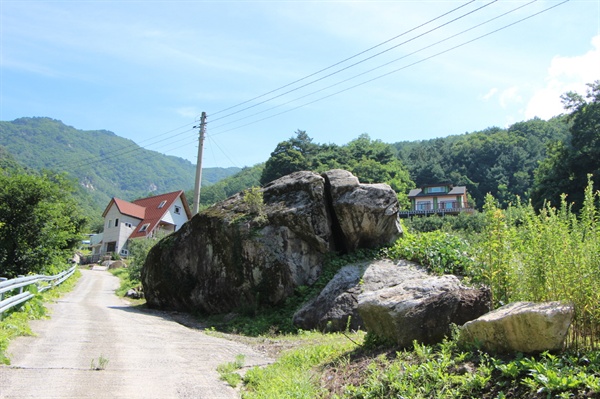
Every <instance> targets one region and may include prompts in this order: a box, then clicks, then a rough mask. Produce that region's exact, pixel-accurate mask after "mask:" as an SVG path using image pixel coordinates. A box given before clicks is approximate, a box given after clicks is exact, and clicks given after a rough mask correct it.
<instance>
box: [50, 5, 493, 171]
mask: <svg viewBox="0 0 600 399" xmlns="http://www.w3.org/2000/svg"><path fill="white" fill-rule="evenodd" d="M475 1H476V0H471V1H469V2H467V3H465V4H462V5H460V6H458V7H456V8H454V9H452V10H450V11H447V12H445V13H443V14H441V15H439V16H437V17H435V18H432V19H430V20H428V21H426V22H424V23H422V24H420V25H417V26H416V27H414V28H411V29H409V30H407V31H405V32H403V33H401V34H399V35H396V36H394V37H392V38H390V39H387V40H385V41H383V42H381V43H378V44H376V45H375V46H372V47H370V48H368V49H366V50H363V51H361V52H359V53H357V54H354V55H352V56H350V57H347V58H345V59H344V60H342V61H339V62H337V63H335V64H332V65H330V66H328V67H326V68H323V69H321V70H319V71H317V72H314V73H312V74H309V75H307V76H304V77H303V78H300V79H297V80H295V81H293V82H291V83H288V84H286V85H284V86H281V87H279V88H277V89H274V90H271V91H269V92H267V93H264V94H261V95H259V96H257V97H254V98H252V99H250V100H247V101H244V102H242V103H239V104H236V105H234V106H231V107H228V108H226V109H223V110H221V111H217V112H215V113H212V114H211V115H215V114H219V113H222V112H225V111H227V110H231V109H234V108H237V107H239V106H241V105H243V104H247V103H249V102H251V101H254V100H256V99H259V98H262V97H265V96H267V95H269V94H271V93H274V92H277V91H279V90H282V89H284V88H286V87H289V86H292V85H294V84H295V83H298V82H301V81H303V80H306V79H308V78H310V77H312V76H315V75H318V74H319V73H321V72H324V71H326V70H329V69H331V68H334V67H335V66H338V65H340V64H343V63H344V62H347V61H349V60H351V59H354V58H356V57H358V56H360V55H362V54H365V53H367V52H369V51H372V50H374V49H376V48H378V47H381V46H383V45H385V44H386V43H389V42H391V41H393V40H395V39H398V38H400V37H402V36H404V35H406V34H408V33H410V32H413V31H415V30H417V29H419V28H421V27H423V26H426V25H428V24H430V23H432V22H434V21H436V20H438V19H440V18H443V17H445V16H447V15H450V14H451V13H453V12H456V11H458V10H460V9H461V8H464V7H466V6H468V5H469V4H471V3H474V2H475ZM497 1H499V0H494V1H492V2H491V3H488V4H486V5H484V6H481V7H479V8H477V9H475V10H472V11H470V12H469V13H467V14H464V15H463V16H461V17H459V18H456V19H454V20H452V21H450V22H447V23H445V24H444V25H448V24H449V23H451V22H455V21H456V20H458V19H460V18H463V17H464V16H466V15H469V14H472V13H474V12H476V11H478V10H480V9H482V8H484V7H487V6H489V5H491V4H493V3H495V2H497ZM444 25H442V26H444ZM440 27H441V26H439V27H438V28H436V29H439V28H440ZM434 30H435V29H434ZM431 31H433V30H431ZM431 31H428V32H426V33H424V34H421V35H419V36H417V37H415V38H413V39H410V40H409V41H412V40H415V39H416V38H418V37H421V36H424V35H425V34H427V33H430V32H431ZM404 43H406V42H404ZM402 44H403V43H401V44H400V45H402ZM400 45H396V46H394V47H391V48H388V49H386V50H384V51H382V52H379V53H377V54H375V55H373V56H370V57H368V58H366V59H364V60H362V61H359V62H357V63H355V64H352V65H350V66H348V67H345V68H343V69H341V70H339V71H337V72H334V73H332V74H330V75H327V76H325V77H322V78H320V79H318V80H315V81H313V82H310V83H307V84H304V85H302V86H300V87H298V88H296V89H293V90H291V91H289V92H292V91H295V90H299V89H300V88H302V87H306V86H308V85H310V84H312V83H315V82H317V81H321V80H323V79H325V78H327V77H329V76H332V75H334V74H336V73H339V72H341V71H343V70H347V69H349V68H351V67H353V66H355V65H358V64H360V63H362V62H365V61H367V60H369V59H372V58H374V57H377V56H379V55H381V54H384V53H386V52H389V51H391V50H392V49H394V48H396V47H399V46H400ZM289 92H286V93H283V94H281V95H278V96H276V97H273V98H270V99H267V100H264V101H262V102H261V103H259V104H255V105H253V106H251V107H248V108H253V107H256V106H258V105H260V104H264V103H266V102H268V101H271V100H273V99H274V98H278V97H281V96H283V95H285V94H288V93H289ZM244 110H245V109H243V110H239V111H237V112H234V113H231V114H229V115H225V116H222V117H219V118H217V119H216V120H220V119H224V118H226V117H229V116H231V115H234V114H238V113H240V112H243V111H244ZM251 116H252V115H251ZM251 116H250V117H251ZM214 121H215V120H213V122H214ZM190 125H192V124H191V123H190V124H186V125H183V126H181V127H178V128H175V129H172V130H170V131H167V132H165V133H161V134H159V135H156V136H152V137H149V138H147V139H144V140H142V141H141V142H139V143H131V144H130V145H127V146H125V147H123V148H121V149H119V150H117V151H115V152H113V153H111V154H110V155H109V156H105V155H98V156H95V157H92V158H91V159H90V158H88V159H87V160H86V161H85V162H81V163H78V164H76V165H75V166H74V167H75V168H78V167H82V166H84V165H88V164H93V163H97V162H105V161H109V160H111V159H115V158H118V157H121V156H123V155H127V154H131V153H133V152H135V151H141V150H143V149H147V150H151V149H150V147H151V146H153V145H156V144H158V143H161V142H164V141H166V140H170V139H172V138H173V137H176V136H179V135H182V134H186V133H188V132H189V130H186V131H184V132H182V133H179V134H176V135H171V136H169V137H166V138H164V139H161V140H156V141H153V142H150V143H148V144H145V145H142V144H144V143H146V142H148V141H150V140H154V139H156V138H158V137H161V136H164V135H167V134H170V133H172V132H174V131H177V130H179V129H181V128H184V127H188V126H190ZM163 151H164V150H163ZM71 165H72V164H71V162H65V163H58V164H55V165H53V167H55V168H58V169H63V170H64V169H66V168H67V167H69V166H71Z"/></svg>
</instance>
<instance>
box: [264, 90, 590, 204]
mask: <svg viewBox="0 0 600 399" xmlns="http://www.w3.org/2000/svg"><path fill="white" fill-rule="evenodd" d="M588 87H589V89H588V92H587V93H586V94H585V95H581V94H578V93H567V94H565V95H564V96H563V97H562V99H563V103H564V105H565V111H566V114H564V115H561V116H557V117H554V118H552V119H550V120H548V121H545V120H542V119H538V118H534V119H531V120H528V121H523V122H518V123H515V124H513V125H511V126H509V127H508V128H499V127H490V128H487V129H484V130H482V131H478V132H472V133H465V134H462V135H454V136H447V137H444V138H436V139H432V140H423V141H410V142H399V143H395V144H386V143H383V142H381V141H379V140H372V139H371V138H370V137H369V136H368V135H367V134H362V135H360V136H359V137H358V138H357V139H355V140H352V141H350V142H349V143H348V144H346V145H336V144H316V143H313V142H312V139H311V138H310V136H309V135H308V134H307V132H305V131H297V132H296V133H295V137H294V136H293V137H291V138H290V139H289V140H286V141H283V142H281V143H279V144H278V145H277V147H276V148H275V150H274V151H273V152H272V153H271V157H270V158H269V159H268V160H267V162H266V164H265V166H264V169H263V171H262V174H261V183H262V184H266V183H267V182H269V181H271V180H273V179H275V178H277V177H280V176H283V175H285V174H288V173H291V172H294V171H297V170H304V169H308V170H313V171H316V172H321V171H324V170H327V169H332V168H343V169H347V170H349V171H351V172H352V173H354V174H355V175H356V176H357V177H358V178H359V179H360V181H361V182H364V183H372V182H385V183H388V184H390V186H391V187H392V188H393V189H394V190H395V191H396V192H397V193H398V198H399V200H400V203H401V205H403V206H407V204H408V203H407V201H406V194H407V193H408V190H409V189H410V188H412V187H420V186H423V185H427V184H437V183H451V184H454V185H464V186H466V187H467V190H468V193H469V195H470V197H471V202H473V205H474V206H475V207H477V208H479V209H481V207H482V206H483V203H484V201H485V196H486V195H487V194H491V195H492V196H493V197H494V198H495V199H496V200H497V201H498V203H499V204H500V205H502V206H504V207H505V206H508V205H509V204H511V203H512V204H515V203H517V202H519V201H528V200H532V201H533V203H534V205H535V206H536V207H537V208H538V209H539V208H540V207H541V206H543V203H544V201H549V202H550V203H551V204H552V205H554V206H556V205H558V204H559V203H560V195H561V193H565V194H567V201H568V202H570V203H573V204H574V208H575V209H578V208H579V207H581V205H582V202H583V192H584V188H585V187H586V184H587V175H588V174H592V177H593V178H594V177H596V181H597V180H598V178H597V176H598V174H599V169H600V166H599V165H600V82H595V83H593V84H589V85H588ZM594 187H595V188H597V187H598V185H597V184H596V185H595V186H594Z"/></svg>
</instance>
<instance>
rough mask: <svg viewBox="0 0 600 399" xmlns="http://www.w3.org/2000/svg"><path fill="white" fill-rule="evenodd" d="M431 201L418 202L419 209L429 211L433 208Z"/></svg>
mask: <svg viewBox="0 0 600 399" xmlns="http://www.w3.org/2000/svg"><path fill="white" fill-rule="evenodd" d="M431 208H432V207H431V201H419V202H417V210H418V211H429V210H431Z"/></svg>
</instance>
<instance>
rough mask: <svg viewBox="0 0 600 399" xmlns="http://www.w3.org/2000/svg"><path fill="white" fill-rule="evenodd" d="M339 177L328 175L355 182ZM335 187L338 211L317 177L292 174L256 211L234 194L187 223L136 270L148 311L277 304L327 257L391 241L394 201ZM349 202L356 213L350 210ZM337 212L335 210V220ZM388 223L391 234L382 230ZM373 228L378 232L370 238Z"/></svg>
mask: <svg viewBox="0 0 600 399" xmlns="http://www.w3.org/2000/svg"><path fill="white" fill-rule="evenodd" d="M342 172H344V171H339V172H336V173H331V174H330V175H336V176H337V175H340V176H342V175H343V176H345V179H346V180H348V181H350V180H352V178H354V179H355V180H356V178H355V177H354V176H352V175H351V174H349V173H348V172H345V173H342ZM325 176H327V174H325ZM334 180H336V179H334ZM337 180H339V179H337ZM335 186H336V187H338V186H344V187H346V186H347V187H346V188H345V189H343V190H342V189H338V191H337V192H338V194H339V193H341V192H342V191H343V193H345V194H341V195H338V194H336V195H335V197H336V198H338V197H339V199H338V202H340V203H344V206H343V207H340V206H334V205H333V204H332V198H333V197H334V196H333V195H332V189H331V187H333V186H332V185H330V184H326V179H325V178H324V177H322V176H319V175H317V174H314V173H312V172H296V173H293V174H290V175H288V176H284V177H282V178H280V179H277V180H275V181H273V182H271V183H270V184H268V185H267V186H265V187H264V188H263V189H262V194H263V198H264V205H263V206H262V207H261V209H260V210H259V211H257V210H256V209H255V208H256V207H251V206H250V205H249V204H248V203H247V202H246V201H245V200H244V193H240V194H237V195H235V196H233V197H230V198H228V199H227V200H225V201H223V202H220V203H218V204H216V205H214V206H212V207H211V208H209V209H207V210H206V211H204V212H202V213H200V214H198V215H196V216H194V217H193V218H192V219H191V220H190V221H189V222H188V223H186V224H185V225H183V226H182V228H181V229H180V230H179V231H177V232H176V233H173V234H171V235H170V236H168V237H166V238H165V239H163V240H161V242H160V243H159V244H158V245H156V246H155V247H153V248H152V250H151V251H150V253H149V254H148V257H147V259H146V263H145V265H144V267H143V269H142V283H143V285H144V292H145V294H146V299H147V303H148V305H149V306H151V307H158V308H170V309H187V310H200V311H203V312H207V313H227V312H230V311H233V310H245V309H246V310H250V311H251V310H252V309H254V308H256V306H259V305H260V304H279V303H281V302H282V301H284V300H285V299H286V298H287V297H289V296H290V295H291V294H293V292H294V290H295V289H296V288H297V287H299V286H303V285H311V284H313V283H314V282H315V281H316V279H317V278H318V277H319V275H320V274H321V268H322V264H323V258H324V256H325V255H326V254H327V253H329V252H332V251H336V252H337V251H342V252H344V251H346V250H348V249H354V248H366V247H372V246H374V245H378V244H380V243H389V242H393V241H394V240H395V239H396V238H397V237H398V235H399V234H400V230H399V226H398V221H397V219H398V215H397V212H396V213H393V212H392V211H393V210H394V209H396V210H397V199H396V195H395V193H394V191H393V190H392V189H391V188H389V186H384V185H360V184H359V185H357V186H356V185H354V186H353V185H351V184H345V185H335ZM386 187H387V188H386ZM333 191H335V190H333ZM349 194H351V195H350V197H351V198H347V197H343V196H344V195H349ZM386 196H387V197H386ZM342 197H343V198H345V199H343V200H342V199H341V198H342ZM363 197H367V198H363ZM352 201H354V202H355V204H356V205H355V206H356V208H357V209H358V210H357V211H356V212H351V210H350V209H351V208H352ZM394 203H395V205H394ZM366 204H370V205H369V206H368V207H367V206H366ZM338 209H343V211H341V212H342V213H341V214H340V215H338V214H337V212H338ZM370 213H374V214H375V215H374V216H371V215H370ZM361 215H362V216H361ZM383 216H385V220H386V221H385V222H382V221H381V220H380V219H381V218H382V217H383ZM348 217H351V218H353V221H352V222H351V223H350V222H347V221H346V218H348ZM354 219H360V220H362V222H361V223H358V222H357V221H356V220H354ZM392 220H395V222H392ZM394 223H396V224H395V226H396V228H395V229H392V228H389V226H394ZM341 226H345V227H344V228H343V229H342V228H341ZM350 226H354V229H358V231H353V230H352V228H351V227H350ZM376 226H385V227H386V229H385V230H384V231H379V232H377V231H376ZM375 236H377V239H375V238H374V237H375ZM347 237H350V239H347Z"/></svg>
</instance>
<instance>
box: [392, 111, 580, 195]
mask: <svg viewBox="0 0 600 399" xmlns="http://www.w3.org/2000/svg"><path fill="white" fill-rule="evenodd" d="M568 131H569V124H568V122H567V120H566V118H565V117H556V118H553V119H550V120H549V121H544V120H541V119H537V118H536V119H531V120H529V121H525V122H518V123H515V124H513V125H512V126H510V127H509V128H507V129H500V128H497V127H494V128H488V129H485V130H483V131H479V132H473V133H466V134H463V135H457V136H448V137H445V138H437V139H432V140H424V141H413V142H400V143H396V144H394V147H395V148H396V149H397V150H398V157H399V158H400V159H401V160H402V162H403V163H404V164H405V165H406V167H407V168H408V170H409V172H410V175H411V178H412V179H413V180H414V182H415V184H416V185H417V186H422V185H425V184H435V183H439V182H450V183H453V184H455V185H465V186H467V190H468V192H469V194H470V195H471V196H472V198H473V200H474V201H475V203H476V205H477V206H481V205H482V204H483V200H484V197H485V195H486V194H487V193H491V194H492V195H493V196H494V197H495V198H496V199H498V200H499V201H500V203H502V204H504V205H506V204H507V203H509V202H511V201H513V202H514V201H515V199H516V196H519V197H520V198H521V199H525V200H527V199H529V196H530V194H531V189H532V186H533V183H534V172H535V170H536V169H537V168H538V165H539V163H540V161H542V160H543V159H545V158H546V152H547V148H548V145H549V144H550V143H554V142H561V141H563V140H565V139H566V138H567V136H568V133H569V132H568Z"/></svg>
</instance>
